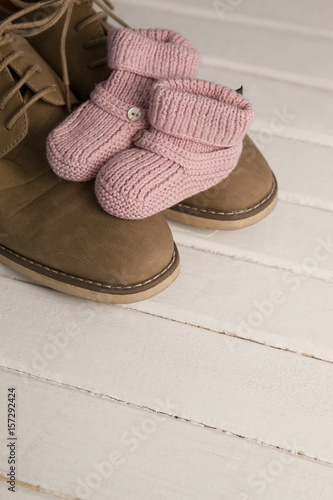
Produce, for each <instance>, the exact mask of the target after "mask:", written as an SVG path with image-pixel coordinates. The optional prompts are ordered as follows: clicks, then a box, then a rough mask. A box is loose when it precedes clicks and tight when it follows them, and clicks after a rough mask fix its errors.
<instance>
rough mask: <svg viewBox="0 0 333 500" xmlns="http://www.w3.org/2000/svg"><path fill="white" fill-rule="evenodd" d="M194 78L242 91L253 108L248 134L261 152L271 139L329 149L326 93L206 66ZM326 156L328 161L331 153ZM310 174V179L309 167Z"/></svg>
mask: <svg viewBox="0 0 333 500" xmlns="http://www.w3.org/2000/svg"><path fill="white" fill-rule="evenodd" d="M198 76H199V77H200V78H203V79H206V80H211V81H214V82H217V83H220V84H222V85H226V86H228V87H231V88H239V87H240V86H241V85H242V86H243V87H244V95H245V96H246V97H247V98H248V99H249V100H250V101H251V102H252V103H253V105H254V108H255V120H254V122H253V125H252V126H251V130H252V131H254V135H255V136H256V140H257V142H258V144H259V145H260V147H261V148H264V147H265V146H266V145H267V144H270V143H271V142H272V141H274V140H275V137H284V138H287V139H295V140H298V141H303V142H309V143H312V144H319V145H323V146H330V147H332V146H333V139H332V137H333V126H332V116H331V115H332V113H331V107H330V106H328V101H330V100H332V97H331V94H330V93H329V92H327V91H326V90H320V89H316V88H311V87H305V86H300V85H297V84H293V83H290V82H284V81H280V80H273V79H270V78H267V77H264V76H260V75H253V74H251V73H246V72H239V71H233V70H230V69H227V68H223V69H221V68H214V67H212V66H209V65H208V64H203V65H202V66H201V68H200V70H199V74H198ZM330 155H331V156H330V157H331V158H332V151H330ZM294 159H295V160H296V161H297V160H298V158H297V157H295V158H294ZM329 164H330V165H331V161H330V163H329ZM311 173H312V176H313V165H312V170H311Z"/></svg>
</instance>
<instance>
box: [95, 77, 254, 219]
mask: <svg viewBox="0 0 333 500" xmlns="http://www.w3.org/2000/svg"><path fill="white" fill-rule="evenodd" d="M252 118H253V108H252V106H251V104H250V103H249V102H248V101H247V100H246V99H245V98H244V97H243V96H242V95H240V94H238V93H237V92H235V91H234V90H231V89H229V88H226V87H222V86H221V85H217V84H214V83H211V82H206V81H202V80H196V79H175V80H160V81H159V82H156V83H155V84H154V85H153V87H152V90H151V99H150V104H149V121H150V124H151V128H150V130H149V131H143V132H142V135H141V137H139V138H138V140H136V142H135V146H136V148H134V149H129V150H127V151H124V152H122V153H119V154H118V155H116V156H115V157H114V158H112V159H111V160H110V161H109V162H108V163H107V164H106V165H105V166H104V167H103V168H102V170H101V171H100V172H99V174H98V176H97V179H96V195H97V198H98V201H99V203H100V205H101V206H102V208H103V209H104V210H105V211H106V212H109V213H110V214H113V215H115V216H117V217H120V218H123V219H142V218H145V217H148V216H150V215H153V214H155V213H157V212H161V211H162V210H164V209H166V208H169V207H171V206H172V205H175V204H176V203H179V202H180V201H182V200H183V199H185V198H188V197H189V196H193V195H195V194H197V193H200V192H201V191H204V190H206V189H208V188H210V187H212V186H214V185H215V184H217V183H218V182H220V181H221V180H222V179H224V178H225V177H227V176H228V175H229V174H230V173H231V171H232V170H233V169H234V168H235V166H236V165H237V161H238V158H239V156H240V154H241V151H242V140H243V137H244V135H245V133H246V130H247V128H248V126H249V124H250V122H251V120H252ZM138 135H139V136H140V134H138Z"/></svg>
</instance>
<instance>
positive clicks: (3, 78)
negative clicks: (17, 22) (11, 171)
mask: <svg viewBox="0 0 333 500" xmlns="http://www.w3.org/2000/svg"><path fill="white" fill-rule="evenodd" d="M15 53H21V54H22V55H21V56H20V57H18V58H17V59H15V60H13V61H12V62H11V63H10V64H9V65H8V67H7V68H5V69H3V71H2V72H1V73H0V97H1V99H2V98H3V97H5V96H6V95H7V94H9V93H10V92H11V90H12V89H13V87H14V85H15V84H16V83H18V82H19V81H20V79H21V78H22V76H23V75H24V74H25V73H26V72H27V71H28V70H29V69H31V68H32V67H34V66H38V68H39V71H38V72H37V71H36V72H35V73H34V74H32V75H31V76H30V78H29V80H28V81H27V82H26V83H25V84H24V86H23V87H22V88H21V89H20V90H17V92H16V93H15V95H13V96H12V97H11V98H10V99H9V101H8V102H7V103H6V105H5V107H4V109H3V110H2V111H1V113H0V158H2V157H3V156H6V155H7V154H8V153H9V151H11V150H12V149H14V148H15V147H16V146H17V145H18V144H19V143H21V142H22V141H23V139H24V138H25V137H26V136H27V134H28V132H29V129H30V128H31V120H29V119H28V117H29V111H30V109H33V108H34V107H35V106H36V107H37V106H38V105H39V101H37V102H35V103H34V104H33V105H32V106H31V108H30V109H28V110H27V111H26V112H25V113H23V114H22V116H20V118H18V119H17V120H16V122H15V123H14V124H13V126H12V127H11V128H10V129H8V127H7V124H8V122H9V120H10V119H11V118H12V117H13V116H14V115H15V114H16V113H17V112H18V111H19V110H20V109H21V108H22V106H24V104H25V103H26V102H27V101H29V100H30V99H31V98H32V97H33V96H34V95H35V94H36V93H37V92H39V91H42V90H44V89H47V88H50V87H52V89H54V91H53V92H49V93H48V94H46V95H44V96H43V97H41V100H43V101H44V102H45V103H47V104H48V105H50V106H52V107H53V106H55V107H56V108H57V110H58V111H59V112H60V114H62V113H61V111H62V109H61V108H62V107H63V106H64V104H65V99H64V90H63V88H64V87H63V83H62V81H61V80H60V79H59V77H57V75H56V74H55V73H54V72H53V70H52V69H51V68H50V67H49V66H48V65H47V63H45V61H44V60H43V59H42V58H41V57H40V56H39V55H38V54H37V52H35V50H34V49H33V48H32V47H31V46H30V45H29V43H28V42H27V41H26V40H25V39H24V38H22V37H20V36H14V35H11V36H10V37H8V43H2V45H1V46H0V62H1V61H3V60H4V59H6V58H7V57H8V56H11V55H13V54H15ZM27 89H29V92H27ZM72 101H73V102H77V100H76V99H75V97H74V96H73V98H72ZM53 109H54V108H53ZM64 117H65V113H64Z"/></svg>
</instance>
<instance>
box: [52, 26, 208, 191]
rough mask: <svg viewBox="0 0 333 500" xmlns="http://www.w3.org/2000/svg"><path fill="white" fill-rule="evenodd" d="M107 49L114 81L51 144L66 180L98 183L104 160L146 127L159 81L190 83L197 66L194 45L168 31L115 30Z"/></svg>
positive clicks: (104, 85)
mask: <svg viewBox="0 0 333 500" xmlns="http://www.w3.org/2000/svg"><path fill="white" fill-rule="evenodd" d="M108 48H109V57H108V59H109V60H108V64H109V66H110V68H111V69H112V70H114V71H113V72H112V74H111V76H110V78H109V79H108V80H106V81H105V82H103V83H101V84H99V85H98V86H97V87H96V89H95V90H94V91H93V92H92V94H91V97H90V101H88V102H86V103H84V104H83V105H82V106H80V107H79V108H78V109H77V110H76V111H75V112H74V113H72V114H71V115H70V116H69V117H68V118H67V119H66V120H65V121H64V122H63V123H62V124H61V125H59V127H57V128H56V129H55V130H54V131H53V132H52V133H51V134H50V136H49V138H48V145H47V152H48V159H49V162H50V164H51V166H52V168H53V170H54V171H55V173H56V174H58V175H59V176H60V177H62V178H64V179H67V180H72V181H87V180H90V179H92V178H94V177H95V176H96V174H97V172H98V171H99V169H100V168H101V167H102V166H103V165H104V164H105V162H106V160H108V159H109V158H110V157H112V156H113V155H114V154H115V153H118V152H119V151H123V150H125V149H127V148H129V147H130V146H131V145H132V140H131V139H132V137H133V135H134V134H135V133H136V131H137V130H138V129H142V128H145V127H146V126H147V105H148V101H149V91H150V88H151V85H152V84H153V82H154V81H155V79H158V78H164V77H172V78H176V77H187V76H188V77H192V76H194V75H195V73H196V71H197V69H198V66H199V54H198V52H197V51H196V49H195V48H194V47H193V46H192V44H191V43H190V42H189V41H188V40H186V39H185V38H183V37H182V36H181V35H179V34H178V33H176V32H174V31H170V30H164V29H138V30H131V29H127V28H120V29H113V30H111V31H110V33H109V36H108Z"/></svg>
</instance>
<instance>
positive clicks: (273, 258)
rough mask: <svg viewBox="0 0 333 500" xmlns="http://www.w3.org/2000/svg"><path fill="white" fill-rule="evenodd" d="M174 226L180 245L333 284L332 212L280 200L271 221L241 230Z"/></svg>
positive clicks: (175, 236) (172, 225)
mask: <svg viewBox="0 0 333 500" xmlns="http://www.w3.org/2000/svg"><path fill="white" fill-rule="evenodd" d="M170 225H171V229H172V232H173V235H174V238H175V241H176V242H177V244H178V245H181V246H186V247H192V248H196V249H199V250H205V251H207V252H213V253H217V254H221V255H225V256H229V257H231V258H233V259H234V258H236V259H240V260H243V261H247V262H255V263H258V264H262V265H264V266H269V267H274V268H277V269H284V270H286V271H292V272H294V273H296V274H298V275H300V276H302V277H314V278H318V279H322V280H325V281H329V282H333V235H332V233H331V231H330V228H331V227H332V225H333V214H332V212H327V211H323V210H317V209H314V208H310V207H305V206H300V205H294V204H290V203H286V202H283V201H280V202H279V204H278V206H277V208H276V209H275V211H274V212H273V213H272V214H271V215H270V216H269V217H268V218H267V219H265V220H263V221H262V222H260V223H259V224H256V225H254V226H251V227H249V228H246V229H242V230H240V231H219V230H215V231H214V230H206V229H198V228H194V227H190V226H186V225H184V224H177V223H170ZM258 272H260V271H258ZM207 279H208V281H209V277H208V278H207Z"/></svg>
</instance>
